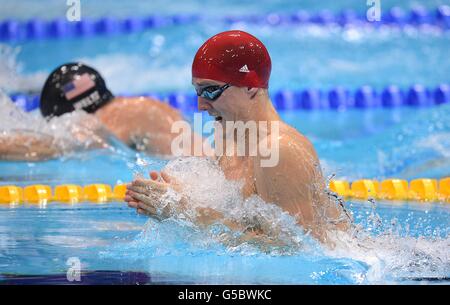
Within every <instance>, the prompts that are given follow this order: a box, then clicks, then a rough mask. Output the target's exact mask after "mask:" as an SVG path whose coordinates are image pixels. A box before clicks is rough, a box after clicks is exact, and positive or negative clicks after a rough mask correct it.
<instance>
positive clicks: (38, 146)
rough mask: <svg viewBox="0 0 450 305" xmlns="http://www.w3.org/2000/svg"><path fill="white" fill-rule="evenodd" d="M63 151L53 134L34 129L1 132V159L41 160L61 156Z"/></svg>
mask: <svg viewBox="0 0 450 305" xmlns="http://www.w3.org/2000/svg"><path fill="white" fill-rule="evenodd" d="M61 153H62V151H61V150H60V149H59V147H58V146H57V145H55V143H54V139H53V137H52V136H49V135H44V134H40V133H34V132H32V131H27V132H14V133H8V134H2V133H0V159H1V160H11V161H40V160H47V159H51V158H56V157H58V156H60V155H61Z"/></svg>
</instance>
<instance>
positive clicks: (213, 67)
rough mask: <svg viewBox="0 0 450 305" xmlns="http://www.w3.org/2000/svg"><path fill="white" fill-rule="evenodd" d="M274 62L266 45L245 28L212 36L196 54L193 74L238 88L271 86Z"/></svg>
mask: <svg viewBox="0 0 450 305" xmlns="http://www.w3.org/2000/svg"><path fill="white" fill-rule="evenodd" d="M271 69H272V63H271V60H270V56H269V52H267V49H266V47H265V46H264V44H263V43H262V42H261V41H259V40H258V39H257V38H256V37H255V36H253V35H250V34H249V33H246V32H243V31H226V32H222V33H219V34H217V35H215V36H213V37H211V38H209V39H208V40H207V41H206V42H205V43H204V44H203V45H202V46H201V47H200V49H198V51H197V54H195V57H194V62H193V63H192V77H197V78H206V79H212V80H217V81H222V82H225V83H229V84H231V85H234V86H238V87H252V88H268V87H269V77H270V71H271Z"/></svg>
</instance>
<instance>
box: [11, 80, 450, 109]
mask: <svg viewBox="0 0 450 305" xmlns="http://www.w3.org/2000/svg"><path fill="white" fill-rule="evenodd" d="M118 96H127V97H133V96H136V97H137V96H147V97H153V98H157V99H159V100H161V101H166V102H167V103H169V104H170V105H171V106H173V107H175V108H178V109H180V110H181V111H185V112H189V111H195V110H196V109H197V96H196V95H195V94H194V93H182V92H172V93H167V94H157V93H143V94H136V95H134V94H118ZM10 98H11V100H12V101H13V102H14V103H15V104H16V105H17V106H18V107H19V108H21V109H23V110H25V111H32V110H35V109H37V108H39V100H40V96H39V95H30V94H21V93H17V94H11V95H10ZM271 99H272V102H273V103H274V106H275V108H277V109H278V110H296V109H304V110H321V109H335V110H345V109H350V108H358V109H369V108H379V107H383V108H395V107H400V106H410V107H426V106H433V105H441V104H445V103H450V85H448V84H440V85H439V86H437V87H436V88H427V87H425V86H423V85H420V84H415V85H412V86H410V87H409V88H407V89H406V90H404V89H401V88H399V87H397V86H395V85H389V86H386V87H385V88H384V89H383V90H381V91H377V90H376V89H374V88H373V87H371V86H362V87H360V88H358V89H356V90H349V89H347V88H344V87H340V86H339V87H335V88H332V89H330V90H320V89H313V88H309V89H308V88H307V89H303V90H278V91H275V93H271Z"/></svg>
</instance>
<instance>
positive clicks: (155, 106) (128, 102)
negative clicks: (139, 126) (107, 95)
mask: <svg viewBox="0 0 450 305" xmlns="http://www.w3.org/2000/svg"><path fill="white" fill-rule="evenodd" d="M106 107H110V108H115V109H117V110H119V109H120V110H124V111H135V112H139V113H141V112H146V111H155V112H161V111H163V112H165V113H170V114H172V115H178V114H179V111H178V109H175V108H173V107H172V106H170V105H169V104H168V103H166V102H164V101H161V100H158V99H156V98H152V97H147V96H137V97H116V98H114V99H113V100H112V101H111V103H109V104H107V105H106Z"/></svg>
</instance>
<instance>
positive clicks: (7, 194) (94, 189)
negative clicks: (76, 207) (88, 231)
mask: <svg viewBox="0 0 450 305" xmlns="http://www.w3.org/2000/svg"><path fill="white" fill-rule="evenodd" d="M125 192H126V185H125V184H118V185H116V186H115V187H114V189H111V186H110V185H108V184H90V185H86V186H84V187H82V186H79V185H74V184H64V185H57V186H55V187H54V189H53V192H52V189H51V187H50V186H48V185H40V184H34V185H28V186H25V187H23V188H22V187H18V186H14V185H4V186H0V204H2V203H3V204H5V203H6V204H18V203H22V202H26V203H31V204H45V203H48V202H51V201H57V202H62V203H72V204H73V203H78V202H83V201H90V202H95V203H104V202H107V201H113V200H116V201H117V200H119V201H121V200H123V198H124V197H125Z"/></svg>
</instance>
